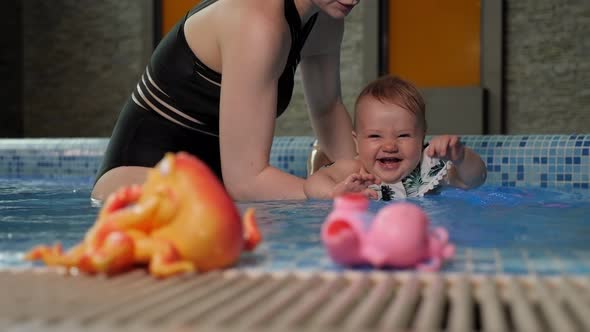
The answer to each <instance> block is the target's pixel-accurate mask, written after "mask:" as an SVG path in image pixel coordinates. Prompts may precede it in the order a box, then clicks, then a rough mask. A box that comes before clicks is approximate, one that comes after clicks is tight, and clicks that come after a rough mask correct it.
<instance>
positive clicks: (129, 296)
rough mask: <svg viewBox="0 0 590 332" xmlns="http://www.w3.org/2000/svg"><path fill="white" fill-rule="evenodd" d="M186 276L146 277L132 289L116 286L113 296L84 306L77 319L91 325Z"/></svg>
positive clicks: (180, 280) (93, 294)
mask: <svg viewBox="0 0 590 332" xmlns="http://www.w3.org/2000/svg"><path fill="white" fill-rule="evenodd" d="M186 278H187V277H179V278H171V279H166V280H157V279H154V278H151V277H146V278H143V279H140V280H138V282H137V283H136V284H135V285H133V288H132V289H129V288H123V289H121V288H114V289H113V293H112V296H110V297H108V298H107V300H106V301H100V303H98V305H97V306H94V305H88V306H87V307H85V308H83V310H82V311H80V312H77V313H75V314H76V319H77V320H78V321H80V322H81V323H82V324H83V325H89V324H91V323H93V322H95V321H97V320H100V319H103V317H107V316H109V315H113V314H116V313H117V312H119V310H122V308H126V307H128V306H130V305H134V304H135V303H138V302H140V301H143V300H144V299H146V298H149V296H150V294H154V293H156V292H159V291H163V290H165V289H167V288H168V287H171V286H173V285H174V284H177V283H180V282H182V281H184V280H186ZM89 295H90V294H89ZM91 296H92V297H93V298H96V296H95V293H92V295H91Z"/></svg>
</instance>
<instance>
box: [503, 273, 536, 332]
mask: <svg viewBox="0 0 590 332" xmlns="http://www.w3.org/2000/svg"><path fill="white" fill-rule="evenodd" d="M507 283H508V286H507V290H508V292H509V301H510V305H511V316H512V319H513V321H514V326H515V329H516V330H517V331H527V332H528V331H531V332H534V331H542V330H544V329H543V328H542V327H541V323H540V322H539V320H538V319H537V318H536V317H535V312H534V310H533V308H532V306H531V305H530V303H529V301H528V300H527V297H526V295H525V293H524V291H523V289H522V286H521V285H520V282H519V281H518V280H516V279H510V280H508V282H507Z"/></svg>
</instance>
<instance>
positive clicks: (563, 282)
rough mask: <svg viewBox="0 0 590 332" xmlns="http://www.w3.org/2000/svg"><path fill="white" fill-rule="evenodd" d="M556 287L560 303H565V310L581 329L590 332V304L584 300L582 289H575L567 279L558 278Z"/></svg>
mask: <svg viewBox="0 0 590 332" xmlns="http://www.w3.org/2000/svg"><path fill="white" fill-rule="evenodd" d="M557 287H559V290H560V292H559V294H561V301H563V302H564V303H565V305H566V306H567V308H568V309H569V310H570V311H571V312H572V314H573V315H574V316H575V317H576V319H577V320H578V322H579V324H580V325H581V329H582V330H584V331H590V302H587V301H585V300H584V296H583V295H584V292H583V289H576V288H575V287H576V286H575V285H574V283H573V282H572V280H570V279H569V278H560V279H559V281H558V282H557ZM579 292H581V293H582V294H580V293H579ZM586 295H587V294H586Z"/></svg>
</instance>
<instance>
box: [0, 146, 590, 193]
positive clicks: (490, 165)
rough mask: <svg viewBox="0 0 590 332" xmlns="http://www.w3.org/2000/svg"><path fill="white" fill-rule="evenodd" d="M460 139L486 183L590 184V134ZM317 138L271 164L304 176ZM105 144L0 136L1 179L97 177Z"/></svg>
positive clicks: (286, 149) (275, 149)
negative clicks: (481, 163) (476, 161)
mask: <svg viewBox="0 0 590 332" xmlns="http://www.w3.org/2000/svg"><path fill="white" fill-rule="evenodd" d="M428 139H429V137H427V140H428ZM461 140H462V142H463V143H464V144H465V145H466V146H468V147H470V148H472V149H473V150H474V151H475V152H476V153H478V154H479V155H480V156H481V157H482V159H483V160H484V162H485V163H486V168H487V170H488V178H487V182H486V183H488V184H491V185H506V186H515V187H520V186H540V187H549V188H551V187H557V188H583V189H587V188H588V187H589V184H590V181H589V174H590V135H489V136H481V135H466V136H462V137H461ZM313 142H314V138H313V137H311V136H282V137H275V139H274V141H273V144H272V147H271V155H270V163H271V165H273V166H275V167H278V168H280V169H281V170H283V171H285V172H288V173H290V174H293V175H295V176H299V177H305V176H306V174H307V158H308V156H309V154H310V152H311V149H312V146H313ZM107 143H108V140H107V139H105V138H91V139H1V140H0V177H8V178H18V177H46V178H57V177H64V176H67V177H88V178H93V177H94V175H95V173H96V171H97V170H98V167H99V166H100V162H101V160H102V155H103V153H104V151H105V149H106V146H107Z"/></svg>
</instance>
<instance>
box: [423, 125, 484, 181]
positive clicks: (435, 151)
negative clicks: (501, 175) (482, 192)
mask: <svg viewBox="0 0 590 332" xmlns="http://www.w3.org/2000/svg"><path fill="white" fill-rule="evenodd" d="M426 149H427V150H426V153H427V155H428V156H430V157H436V158H441V159H444V160H450V161H452V162H453V166H452V167H451V169H449V172H448V173H447V182H448V184H449V185H450V186H453V187H459V188H463V189H472V188H476V187H479V186H480V185H482V184H483V183H484V182H485V180H486V177H487V170H486V166H485V164H484V162H483V160H482V159H481V157H480V156H479V155H478V154H477V153H475V151H473V150H472V149H470V148H468V147H466V146H464V145H463V143H461V140H460V139H459V137H457V136H454V135H442V136H436V137H433V138H432V140H431V141H430V143H429V145H428V147H427V148H426Z"/></svg>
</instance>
